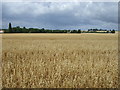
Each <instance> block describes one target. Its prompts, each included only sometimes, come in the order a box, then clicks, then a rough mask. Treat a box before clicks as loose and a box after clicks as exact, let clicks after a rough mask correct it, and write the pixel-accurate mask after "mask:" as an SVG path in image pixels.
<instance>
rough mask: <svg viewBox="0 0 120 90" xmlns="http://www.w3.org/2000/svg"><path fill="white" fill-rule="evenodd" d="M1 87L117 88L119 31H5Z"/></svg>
mask: <svg viewBox="0 0 120 90" xmlns="http://www.w3.org/2000/svg"><path fill="white" fill-rule="evenodd" d="M2 65H3V67H2V87H6V88H117V87H118V35H117V34H90V33H89V34H3V35H2Z"/></svg>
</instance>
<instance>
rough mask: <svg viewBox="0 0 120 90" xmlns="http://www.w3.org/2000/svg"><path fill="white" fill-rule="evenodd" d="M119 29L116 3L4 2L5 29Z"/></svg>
mask: <svg viewBox="0 0 120 90" xmlns="http://www.w3.org/2000/svg"><path fill="white" fill-rule="evenodd" d="M9 22H11V23H12V25H13V26H20V27H24V26H25V27H27V28H30V27H34V28H45V29H82V30H87V29H89V28H102V29H116V30H117V29H118V3H117V2H24V3H23V2H3V3H2V28H8V23H9Z"/></svg>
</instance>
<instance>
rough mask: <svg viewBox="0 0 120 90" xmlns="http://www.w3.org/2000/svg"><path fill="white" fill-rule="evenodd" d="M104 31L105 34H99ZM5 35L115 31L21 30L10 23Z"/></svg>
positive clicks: (24, 28) (105, 31)
mask: <svg viewBox="0 0 120 90" xmlns="http://www.w3.org/2000/svg"><path fill="white" fill-rule="evenodd" d="M98 31H104V32H98ZM4 33H115V30H102V29H88V31H81V29H78V30H49V29H44V28H41V29H38V28H26V27H23V28H21V27H20V26H17V27H12V25H11V23H9V28H8V29H4Z"/></svg>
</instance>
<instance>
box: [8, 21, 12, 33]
mask: <svg viewBox="0 0 120 90" xmlns="http://www.w3.org/2000/svg"><path fill="white" fill-rule="evenodd" d="M9 32H10V33H12V25H11V23H9Z"/></svg>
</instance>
